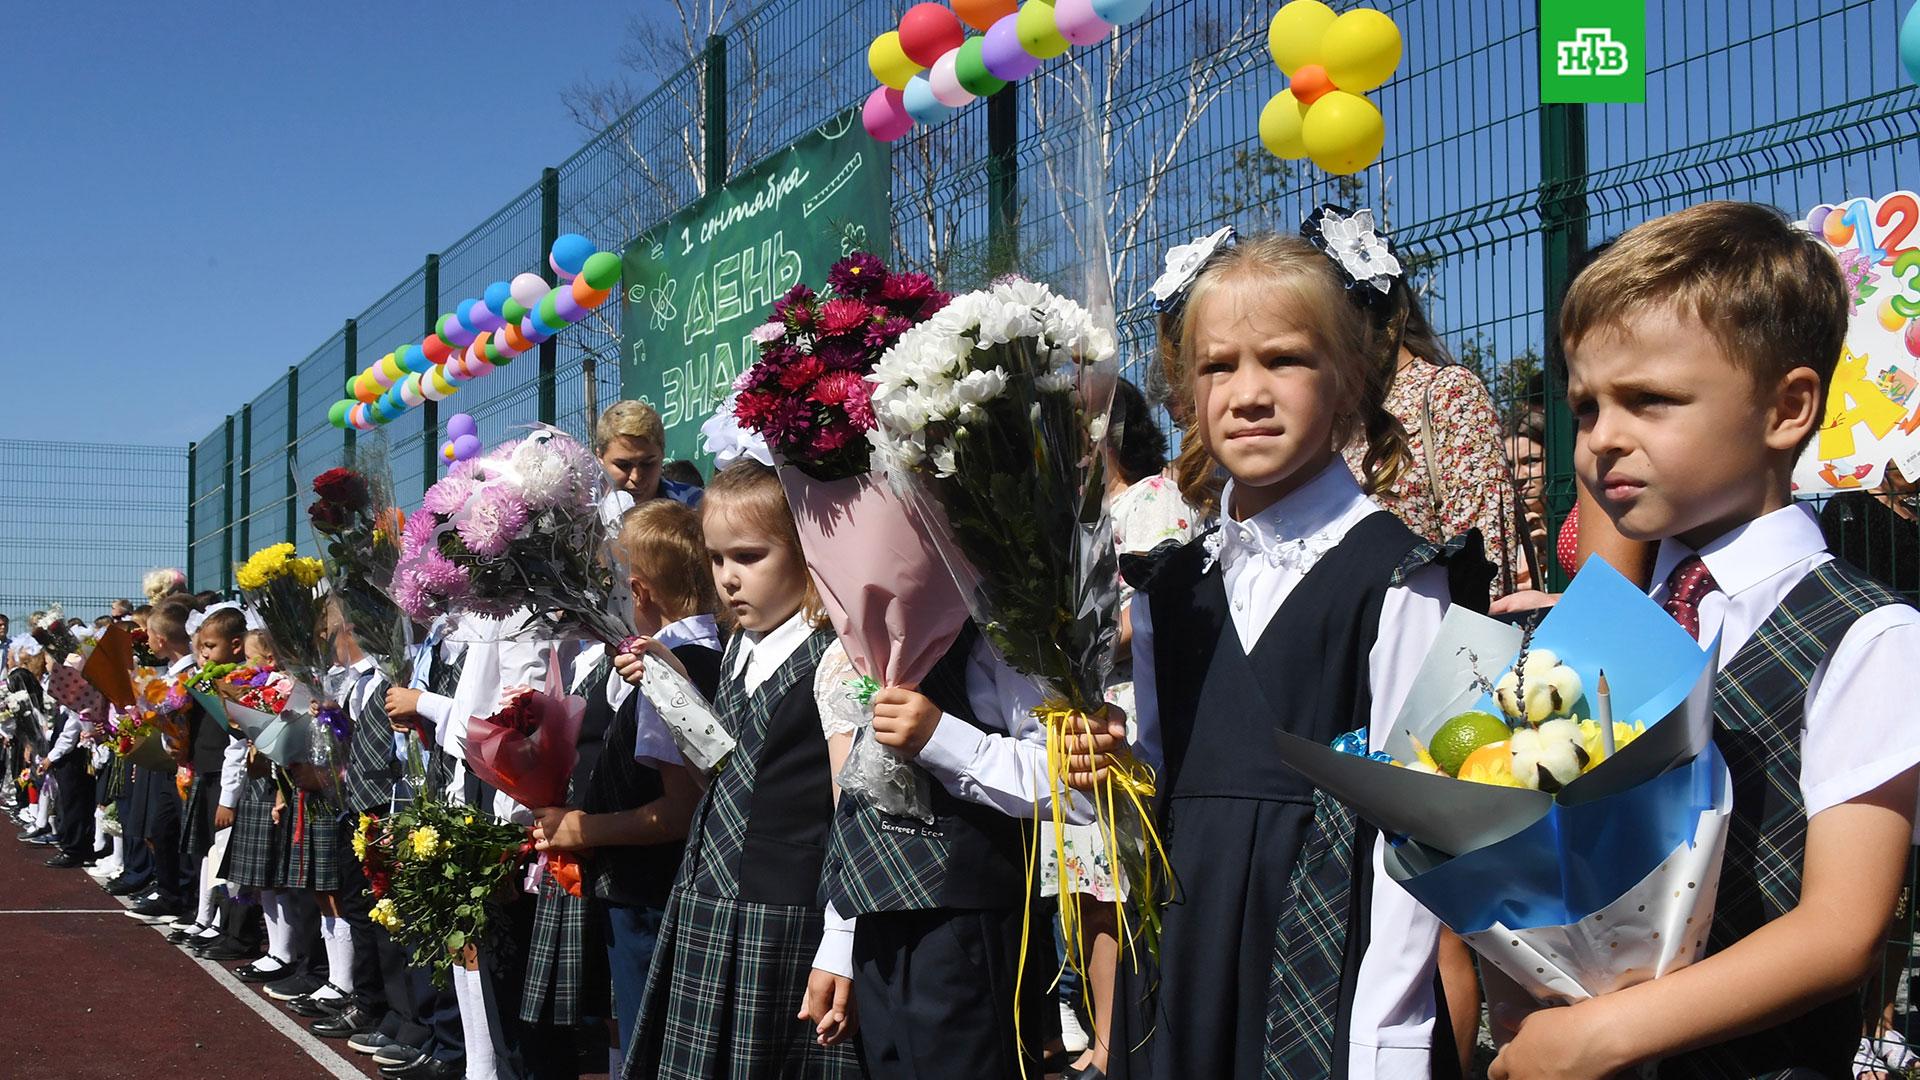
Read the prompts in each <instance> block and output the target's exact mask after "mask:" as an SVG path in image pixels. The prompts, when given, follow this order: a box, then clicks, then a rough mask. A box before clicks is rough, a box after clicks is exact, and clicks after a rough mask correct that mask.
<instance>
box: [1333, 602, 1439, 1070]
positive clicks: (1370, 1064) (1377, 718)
mask: <svg viewBox="0 0 1920 1080" xmlns="http://www.w3.org/2000/svg"><path fill="white" fill-rule="evenodd" d="M1446 613H1447V575H1446V570H1445V568H1444V567H1439V566H1427V567H1423V568H1421V569H1419V570H1416V571H1414V572H1413V574H1412V575H1410V576H1409V577H1408V579H1407V583H1406V585H1405V586H1403V587H1399V588H1394V589H1389V590H1388V591H1387V595H1386V598H1385V601H1384V602H1383V603H1382V605H1381V609H1380V633H1379V636H1378V637H1376V638H1375V639H1374V643H1373V649H1372V651H1371V652H1370V653H1369V654H1368V657H1367V659H1368V663H1369V665H1370V670H1371V672H1372V675H1371V678H1370V680H1369V681H1370V686H1371V689H1372V693H1373V706H1372V711H1371V712H1370V714H1369V715H1368V728H1369V732H1370V739H1369V741H1370V742H1371V743H1372V744H1373V748H1374V749H1380V748H1381V747H1382V746H1384V745H1385V743H1386V739H1387V735H1388V734H1389V732H1390V731H1391V730H1392V726H1393V721H1394V719H1395V718H1396V717H1397V716H1398V715H1399V713H1400V706H1401V705H1402V704H1403V703H1404V702H1405V701H1406V697H1407V690H1408V689H1409V688H1410V687H1411V686H1412V685H1413V679H1414V676H1415V675H1417V674H1418V673H1419V671H1420V663H1421V661H1422V660H1424V659H1425V658H1426V655H1427V649H1428V648H1429V647H1430V646H1431V645H1432V643H1433V639H1434V637H1435V635H1437V634H1438V633H1439V631H1440V620H1441V619H1442V618H1443V617H1444V616H1445V615H1446ZM1385 853H1386V841H1385V839H1384V838H1382V839H1379V840H1376V841H1375V842H1374V848H1373V919H1372V927H1371V930H1370V937H1369V939H1368V942H1367V951H1366V955H1364V956H1362V957H1361V958H1360V972H1359V975H1358V977H1357V978H1356V979H1355V981H1354V995H1353V1011H1352V1020H1351V1023H1350V1029H1349V1030H1350V1033H1351V1038H1352V1041H1351V1043H1350V1045H1349V1047H1348V1064H1347V1075H1348V1076H1349V1077H1351V1078H1352V1080H1363V1078H1365V1077H1380V1078H1387V1077H1392V1078H1396V1080H1397V1078H1400V1077H1407V1078H1409V1080H1411V1078H1415V1077H1421V1078H1424V1077H1426V1076H1427V1075H1428V1068H1429V1061H1428V1059H1429V1058H1430V1057H1431V1047H1432V1045H1433V1025H1434V1012H1435V1005H1434V1000H1433V974H1434V965H1435V962H1436V958H1437V953H1438V951H1439V943H1440V921H1439V920H1438V919H1436V918H1434V916H1433V914H1432V913H1431V912H1429V911H1427V909H1426V908H1424V907H1421V906H1420V904H1419V902H1418V901H1416V900H1414V898H1413V897H1411V896H1409V895H1408V894H1407V891H1406V890H1405V889H1402V888H1401V887H1400V886H1399V884H1398V883H1396V882H1395V881H1394V880H1393V879H1392V878H1390V877H1388V876H1387V871H1386V867H1385V865H1384V858H1385Z"/></svg>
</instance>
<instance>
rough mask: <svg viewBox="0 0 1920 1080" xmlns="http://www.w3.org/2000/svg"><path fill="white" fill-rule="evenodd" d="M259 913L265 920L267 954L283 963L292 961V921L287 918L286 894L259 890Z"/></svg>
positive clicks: (272, 890)
mask: <svg viewBox="0 0 1920 1080" xmlns="http://www.w3.org/2000/svg"><path fill="white" fill-rule="evenodd" d="M260 914H261V916H262V917H264V918H265V919H266V922H267V956H268V958H270V959H272V960H274V961H277V962H278V963H280V964H282V965H285V964H291V963H293V923H292V922H291V921H290V920H289V919H288V918H287V894H286V893H283V892H281V891H280V890H279V889H261V890H260Z"/></svg>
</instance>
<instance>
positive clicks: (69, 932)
mask: <svg viewBox="0 0 1920 1080" xmlns="http://www.w3.org/2000/svg"><path fill="white" fill-rule="evenodd" d="M15 832H17V830H16V829H14V828H13V823H12V822H11V821H10V820H8V819H5V818H0V1076H9V1077H15V1076H17V1077H35V1076H44V1077H58V1078H60V1080H94V1078H101V1080H106V1078H112V1080H125V1078H127V1077H138V1078H141V1080H146V1078H150V1077H199V1078H205V1080H327V1078H331V1077H338V1076H341V1075H343V1073H342V1071H341V1070H342V1067H343V1065H345V1066H346V1067H349V1068H352V1069H354V1070H357V1072H358V1073H360V1074H362V1075H366V1076H378V1075H379V1074H378V1072H377V1071H376V1070H374V1069H373V1068H371V1067H370V1066H369V1064H368V1063H367V1061H366V1059H365V1057H364V1056H363V1055H360V1054H355V1053H352V1052H351V1051H348V1050H347V1049H346V1047H345V1044H344V1043H340V1042H333V1043H329V1044H328V1046H329V1048H330V1049H334V1050H337V1051H338V1053H337V1054H330V1055H328V1056H329V1057H330V1058H331V1059H332V1060H331V1067H327V1066H323V1065H322V1063H321V1062H320V1061H317V1060H315V1059H314V1058H313V1057H311V1056H309V1053H308V1051H307V1050H305V1049H303V1048H302V1047H301V1046H300V1045H299V1044H297V1043H296V1042H294V1041H293V1039H292V1038H291V1037H289V1036H288V1035H287V1034H285V1033H283V1032H282V1031H281V1030H280V1029H279V1028H277V1027H276V1026H275V1025H274V1024H272V1023H269V1022H268V1021H267V1020H265V1019H264V1018H262V1017H261V1016H260V1015H259V1014H258V1013H256V1012H255V1011H254V1010H253V1009H250V1008H248V1007H247V1005H246V1004H245V1003H244V1002H243V1001H241V1000H240V999H239V998H237V997H235V996H234V992H233V990H231V989H229V987H230V986H233V985H243V984H236V983H234V982H231V981H228V980H222V979H220V978H219V977H217V976H215V975H213V974H212V973H210V972H208V971H206V970H205V969H203V968H202V967H201V966H200V965H199V964H198V963H196V962H195V961H194V959H193V957H192V956H191V955H190V954H188V953H185V952H183V951H181V950H180V949H178V948H176V947H175V946H172V945H169V944H167V942H166V939H165V937H164V936H163V935H162V934H160V933H159V932H156V931H155V930H154V929H152V928H151V927H148V926H145V925H143V924H141V923H138V922H135V921H134V920H132V919H129V918H127V917H126V916H125V915H124V914H122V912H123V911H125V908H124V907H123V906H122V905H121V904H120V903H119V902H118V901H116V900H115V899H114V898H113V897H110V896H108V895H107V894H106V892H105V891H103V890H102V889H101V888H100V887H99V886H98V885H95V884H94V883H93V879H91V878H89V877H87V876H86V875H85V874H84V873H82V872H81V871H79V870H50V869H48V868H47V867H45V866H42V865H41V863H42V862H43V861H44V860H45V859H46V858H47V857H49V856H50V855H52V854H53V853H54V850H55V849H53V848H50V847H40V846H35V845H30V844H22V843H18V842H16V841H15V840H14V838H13V834H14V833H15ZM41 912H46V914H41ZM226 966H228V967H231V966H236V965H226ZM240 992H241V993H245V994H248V995H251V996H253V997H254V998H255V999H256V1000H258V1001H261V1002H265V1003H267V1004H268V1005H269V1006H271V1007H272V1009H273V1011H274V1012H275V1013H277V1014H279V1015H280V1017H281V1018H282V1021H283V1022H292V1023H294V1024H301V1021H300V1020H299V1019H298V1018H297V1017H294V1016H292V1015H291V1014H289V1013H287V1012H286V1011H285V1010H284V1009H281V1008H279V1006H278V1004H277V1003H275V1002H273V1001H272V999H271V998H268V997H266V996H265V995H264V994H261V993H260V992H259V991H258V990H256V989H253V988H251V987H247V988H245V989H242V990H241V991H240ZM323 1052H324V1051H323ZM347 1059H358V1060H351V1061H348V1060H347ZM344 1075H348V1076H352V1075H354V1073H353V1072H347V1073H345V1074H344Z"/></svg>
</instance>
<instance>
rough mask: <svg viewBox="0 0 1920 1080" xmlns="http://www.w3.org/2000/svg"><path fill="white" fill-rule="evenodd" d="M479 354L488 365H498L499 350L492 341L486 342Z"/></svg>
mask: <svg viewBox="0 0 1920 1080" xmlns="http://www.w3.org/2000/svg"><path fill="white" fill-rule="evenodd" d="M480 354H481V355H482V356H484V357H486V360H487V363H489V364H496V365H497V364H499V363H500V349H499V348H498V347H497V346H495V345H494V343H493V342H492V341H488V342H487V344H486V347H485V348H483V349H481V350H480Z"/></svg>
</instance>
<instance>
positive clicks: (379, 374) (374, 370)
mask: <svg viewBox="0 0 1920 1080" xmlns="http://www.w3.org/2000/svg"><path fill="white" fill-rule="evenodd" d="M367 374H368V375H371V376H372V377H373V381H374V382H377V383H379V384H380V385H381V387H382V388H385V387H389V386H392V385H393V376H391V375H389V374H387V371H386V368H385V367H384V366H383V365H380V364H375V365H373V366H372V367H370V368H368V369H367Z"/></svg>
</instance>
